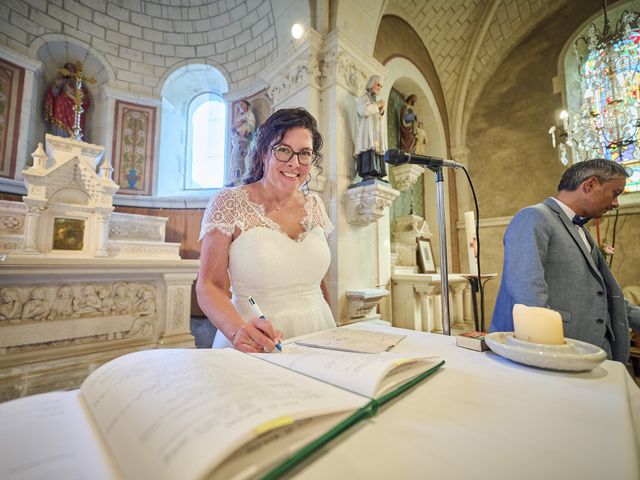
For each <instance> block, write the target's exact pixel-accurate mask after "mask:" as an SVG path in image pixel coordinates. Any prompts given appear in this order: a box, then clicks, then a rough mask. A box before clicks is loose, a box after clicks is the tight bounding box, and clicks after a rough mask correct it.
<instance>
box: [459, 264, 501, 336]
mask: <svg viewBox="0 0 640 480" xmlns="http://www.w3.org/2000/svg"><path fill="white" fill-rule="evenodd" d="M459 275H460V276H461V277H464V278H466V279H467V280H468V281H469V283H470V284H471V303H472V304H473V323H474V325H475V327H476V331H478V332H484V299H482V307H483V308H482V311H481V312H480V322H478V298H477V295H478V291H479V290H480V281H482V287H483V288H484V285H485V284H486V283H487V282H488V281H489V280H491V279H492V278H496V277H497V276H498V274H497V273H483V274H482V275H480V278H478V275H472V274H470V273H460V274H459Z"/></svg>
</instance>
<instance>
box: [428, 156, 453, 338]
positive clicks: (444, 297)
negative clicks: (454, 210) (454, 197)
mask: <svg viewBox="0 0 640 480" xmlns="http://www.w3.org/2000/svg"><path fill="white" fill-rule="evenodd" d="M427 168H428V169H429V170H431V171H432V172H434V173H435V174H436V189H437V193H438V228H439V234H440V305H441V306H442V333H443V334H445V335H451V317H450V315H449V266H448V260H447V224H446V220H445V212H444V175H443V171H442V166H431V165H429V166H428V167H427Z"/></svg>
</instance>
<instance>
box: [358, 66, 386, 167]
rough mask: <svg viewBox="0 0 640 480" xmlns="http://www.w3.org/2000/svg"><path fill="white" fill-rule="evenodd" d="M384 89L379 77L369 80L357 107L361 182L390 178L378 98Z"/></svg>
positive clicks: (382, 103) (381, 106) (381, 104)
mask: <svg viewBox="0 0 640 480" xmlns="http://www.w3.org/2000/svg"><path fill="white" fill-rule="evenodd" d="M381 88H382V79H381V78H380V77H379V76H378V75H374V76H372V77H371V78H369V81H368V82H367V87H366V91H367V92H366V93H365V94H364V95H363V96H361V97H360V98H359V99H358V104H357V105H356V130H357V131H356V142H355V144H356V148H355V155H356V169H357V171H358V175H360V177H361V178H362V180H368V179H371V178H380V179H381V178H383V177H386V176H387V171H386V168H385V164H384V153H385V151H386V150H387V139H386V137H385V135H384V132H383V129H382V116H383V115H384V100H378V99H377V98H376V96H377V95H378V93H380V89H381Z"/></svg>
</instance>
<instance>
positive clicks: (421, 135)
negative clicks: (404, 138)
mask: <svg viewBox="0 0 640 480" xmlns="http://www.w3.org/2000/svg"><path fill="white" fill-rule="evenodd" d="M428 141H429V139H428V138H427V132H425V131H424V129H423V128H422V122H418V126H417V127H416V149H415V152H413V153H415V154H416V155H426V154H427V142H428Z"/></svg>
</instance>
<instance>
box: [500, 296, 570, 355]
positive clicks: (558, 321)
mask: <svg viewBox="0 0 640 480" xmlns="http://www.w3.org/2000/svg"><path fill="white" fill-rule="evenodd" d="M513 328H514V330H515V333H516V338H517V339H519V340H525V341H527V342H533V343H544V344H547V345H562V344H563V343H564V333H563V329H562V317H561V316H560V314H559V313H558V312H556V311H555V310H550V309H548V308H540V307H527V306H526V305H521V304H519V303H516V304H515V305H514V306H513Z"/></svg>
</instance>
